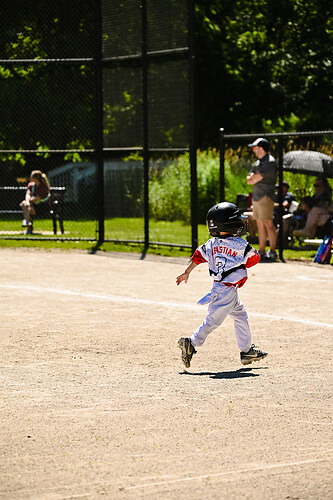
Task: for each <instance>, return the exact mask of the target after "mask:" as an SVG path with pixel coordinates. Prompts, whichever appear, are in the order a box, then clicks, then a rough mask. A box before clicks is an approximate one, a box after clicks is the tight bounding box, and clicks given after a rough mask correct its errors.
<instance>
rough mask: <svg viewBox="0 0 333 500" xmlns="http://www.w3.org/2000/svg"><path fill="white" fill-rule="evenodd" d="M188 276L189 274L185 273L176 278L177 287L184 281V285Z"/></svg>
mask: <svg viewBox="0 0 333 500" xmlns="http://www.w3.org/2000/svg"><path fill="white" fill-rule="evenodd" d="M189 275H190V273H187V272H186V271H185V273H183V274H180V275H179V276H177V278H176V283H177V285H180V284H181V282H182V281H185V283H187V280H188V278H189Z"/></svg>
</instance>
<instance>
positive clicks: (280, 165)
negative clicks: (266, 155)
mask: <svg viewBox="0 0 333 500" xmlns="http://www.w3.org/2000/svg"><path fill="white" fill-rule="evenodd" d="M278 155H279V163H278V172H279V193H278V202H279V208H278V224H279V234H278V243H279V258H280V260H281V262H284V259H283V244H284V238H283V209H282V202H283V194H282V190H283V184H282V183H283V139H282V138H279V139H278Z"/></svg>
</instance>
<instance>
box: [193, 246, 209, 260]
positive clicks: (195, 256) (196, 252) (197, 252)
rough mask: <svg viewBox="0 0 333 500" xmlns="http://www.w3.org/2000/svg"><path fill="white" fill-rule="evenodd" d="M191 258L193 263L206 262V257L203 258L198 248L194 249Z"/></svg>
mask: <svg viewBox="0 0 333 500" xmlns="http://www.w3.org/2000/svg"><path fill="white" fill-rule="evenodd" d="M191 260H193V262H194V263H195V264H202V263H203V262H207V261H206V259H204V257H203V256H202V254H201V252H200V250H199V249H198V248H197V249H196V251H195V252H194V254H193V255H192V257H191Z"/></svg>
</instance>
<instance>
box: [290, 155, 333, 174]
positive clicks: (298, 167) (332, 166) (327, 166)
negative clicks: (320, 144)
mask: <svg viewBox="0 0 333 500" xmlns="http://www.w3.org/2000/svg"><path fill="white" fill-rule="evenodd" d="M283 168H284V170H288V171H290V172H295V173H296V172H299V173H302V174H308V175H325V176H326V177H333V158H331V157H330V156H329V155H325V154H324V153H319V151H290V152H289V153H286V154H285V155H284V156H283Z"/></svg>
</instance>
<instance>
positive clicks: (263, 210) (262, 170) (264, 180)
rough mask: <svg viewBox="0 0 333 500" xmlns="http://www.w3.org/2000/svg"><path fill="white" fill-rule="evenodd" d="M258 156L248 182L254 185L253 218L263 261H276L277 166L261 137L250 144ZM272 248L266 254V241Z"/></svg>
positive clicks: (266, 141) (247, 178)
mask: <svg viewBox="0 0 333 500" xmlns="http://www.w3.org/2000/svg"><path fill="white" fill-rule="evenodd" d="M248 146H249V147H250V148H252V151H253V152H254V154H255V155H256V157H257V158H258V160H257V161H256V162H255V164H254V165H253V167H252V169H251V171H250V173H249V175H248V176H247V177H246V181H247V183H248V184H251V185H253V197H252V203H253V218H254V220H255V221H256V222H257V226H258V238H259V253H260V258H261V261H263V262H275V261H276V260H277V255H276V239H277V231H276V228H275V226H274V223H273V215H274V200H275V183H276V175H277V172H276V170H277V168H276V162H275V159H274V158H273V156H272V155H271V154H270V153H269V142H268V140H267V139H263V138H262V137H259V138H258V139H256V140H255V141H254V142H253V143H252V144H249V145H248ZM267 239H268V241H269V246H270V250H269V252H268V253H267V254H266V242H267Z"/></svg>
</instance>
